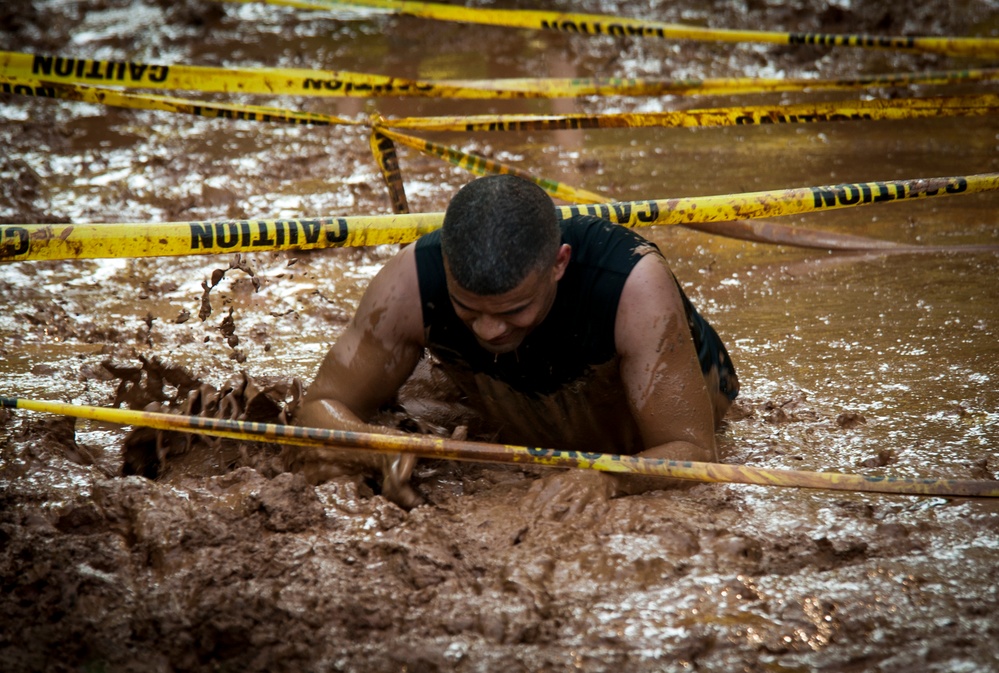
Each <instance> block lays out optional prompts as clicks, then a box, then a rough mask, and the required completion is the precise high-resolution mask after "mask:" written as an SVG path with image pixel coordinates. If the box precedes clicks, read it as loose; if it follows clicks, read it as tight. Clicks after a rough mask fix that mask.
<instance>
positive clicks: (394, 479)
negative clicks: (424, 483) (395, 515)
mask: <svg viewBox="0 0 999 673" xmlns="http://www.w3.org/2000/svg"><path fill="white" fill-rule="evenodd" d="M386 458H388V459H389V460H388V461H387V462H388V465H386V466H385V467H384V468H383V470H382V474H383V475H384V478H383V479H382V495H383V496H385V497H386V498H388V499H389V500H391V501H392V502H394V503H395V504H397V505H399V506H400V507H402V508H403V509H412V508H414V507H417V506H419V505H422V504H423V503H424V502H425V500H424V499H423V496H421V495H420V494H419V493H417V492H416V489H415V488H413V486H412V485H411V484H410V483H409V478H410V477H411V476H412V475H413V467H415V466H416V456H413V455H410V454H408V453H402V454H399V455H398V456H389V457H386Z"/></svg>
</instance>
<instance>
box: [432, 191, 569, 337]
mask: <svg viewBox="0 0 999 673" xmlns="http://www.w3.org/2000/svg"><path fill="white" fill-rule="evenodd" d="M561 238H562V237H561V232H560V230H559V226H558V220H557V218H556V217H555V205H554V203H552V200H551V198H550V197H549V196H548V195H547V194H546V193H545V192H544V190H542V189H541V188H540V187H538V186H537V185H535V184H533V183H531V182H528V181H526V180H523V179H521V178H516V177H512V176H509V175H496V176H490V177H486V178H480V179H478V180H474V181H473V182H470V183H469V184H467V185H465V186H464V187H462V188H461V189H460V190H459V191H458V193H457V194H456V195H455V196H454V198H453V199H452V200H451V203H450V204H449V205H448V208H447V213H446V214H445V216H444V226H443V229H442V230H441V247H442V249H443V252H444V266H445V270H446V273H447V283H448V292H449V293H450V295H451V302H452V303H453V304H454V308H455V312H456V313H457V314H458V317H459V318H461V320H462V321H463V322H464V323H465V324H466V325H468V327H469V329H471V330H472V332H474V334H475V336H476V339H477V340H478V341H479V344H480V345H481V346H482V347H483V348H485V349H486V350H488V351H490V352H492V353H505V352H509V351H512V350H514V349H516V348H517V347H518V346H519V345H520V344H521V342H522V341H523V340H524V338H525V337H526V336H527V335H528V334H529V333H530V332H531V330H533V329H534V328H535V327H537V326H538V325H539V324H541V322H542V321H543V320H544V318H545V316H546V315H548V311H549V309H551V306H552V303H553V302H554V301H555V293H556V290H557V288H558V281H559V279H560V278H561V277H562V274H563V273H565V269H566V266H567V265H568V263H569V258H570V256H571V250H570V248H569V246H568V245H563V244H562V243H561Z"/></svg>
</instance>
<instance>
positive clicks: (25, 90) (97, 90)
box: [0, 75, 363, 126]
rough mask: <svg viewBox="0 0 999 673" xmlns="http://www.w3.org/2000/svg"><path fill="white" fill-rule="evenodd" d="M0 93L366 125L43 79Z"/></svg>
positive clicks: (18, 82) (1, 79)
mask: <svg viewBox="0 0 999 673" xmlns="http://www.w3.org/2000/svg"><path fill="white" fill-rule="evenodd" d="M0 92H2V93H13V94H18V95H22V96H36V97H40V98H56V99H59V100H71V101H80V102H83V103H94V104H97V105H110V106H112V107H123V108H130V109H133V110H159V111H161V112H172V113H175V114H189V115H195V116H197V117H206V118H209V119H235V120H242V121H254V122H269V123H280V124H307V125H311V126H331V125H349V126H356V125H358V124H361V123H363V122H358V121H354V120H352V119H347V118H346V117H334V116H333V115H326V114H321V113H318V112H296V111H294V110H285V109H282V108H275V107H269V106H264V105H237V104H232V103H211V102H207V101H196V100H188V99H186V98H175V97H173V96H160V95H158V94H137V93H129V92H126V91H118V90H116V89H108V88H105V87H98V86H88V85H85V84H66V83H63V82H47V81H43V80H30V79H20V78H17V77H9V76H3V75H0Z"/></svg>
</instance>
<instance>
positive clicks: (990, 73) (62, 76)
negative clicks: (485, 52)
mask: <svg viewBox="0 0 999 673" xmlns="http://www.w3.org/2000/svg"><path fill="white" fill-rule="evenodd" d="M0 75H2V76H7V77H15V78H19V79H32V80H46V81H50V82H61V83H66V84H74V83H75V84H87V85H104V86H116V87H125V88H146V89H158V90H166V91H173V90H190V91H204V92H217V93H249V94H262V95H295V96H346V97H376V96H420V97H440V98H469V99H502V98H569V97H577V96H594V95H598V96H656V95H665V94H672V95H686V94H699V93H700V94H707V93H713V94H739V93H762V92H773V91H800V90H805V89H808V90H812V91H816V90H828V89H856V88H866V87H899V86H907V85H911V84H923V85H927V84H947V83H954V82H980V81H987V80H993V79H999V68H991V69H989V68H983V69H966V70H953V71H930V72H923V73H897V74H887V75H873V76H863V77H852V78H838V79H830V80H820V79H758V78H720V79H685V80H656V79H643V78H579V79H569V78H545V79H530V78H516V79H499V80H452V81H419V80H408V79H402V78H396V77H388V76H384V75H371V74H363V73H354V72H345V71H327V70H304V69H295V68H232V67H229V68H215V67H207V66H192V65H182V64H174V65H162V64H149V63H141V62H136V61H107V60H104V61H102V60H92V59H83V58H74V57H68V56H52V55H38V54H26V53H19V52H5V51H0Z"/></svg>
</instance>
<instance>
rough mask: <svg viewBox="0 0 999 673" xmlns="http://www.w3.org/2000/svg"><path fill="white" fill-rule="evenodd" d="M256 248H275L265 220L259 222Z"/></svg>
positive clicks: (255, 242)
mask: <svg viewBox="0 0 999 673" xmlns="http://www.w3.org/2000/svg"><path fill="white" fill-rule="evenodd" d="M252 245H253V246H254V247H273V246H274V239H273V238H271V235H270V232H269V231H267V222H264V221H263V220H258V221H257V237H256V238H255V239H253V244H252Z"/></svg>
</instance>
